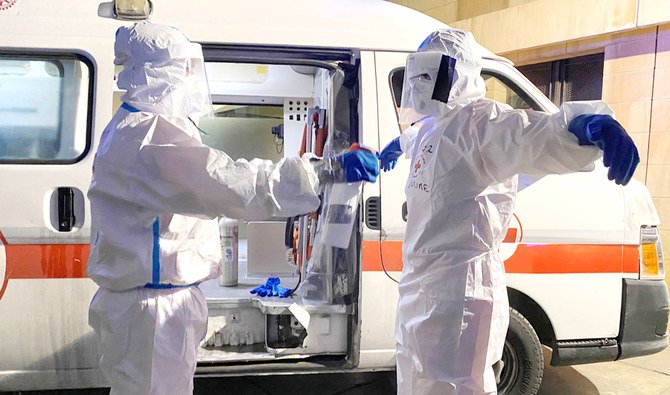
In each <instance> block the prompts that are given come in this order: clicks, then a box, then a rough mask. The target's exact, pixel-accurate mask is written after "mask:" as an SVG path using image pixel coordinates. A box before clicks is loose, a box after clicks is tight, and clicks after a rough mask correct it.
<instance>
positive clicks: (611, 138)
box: [568, 114, 640, 185]
mask: <svg viewBox="0 0 670 395" xmlns="http://www.w3.org/2000/svg"><path fill="white" fill-rule="evenodd" d="M568 130H569V131H570V132H571V133H572V134H574V135H575V136H577V138H578V139H579V145H594V144H595V145H597V146H598V147H599V148H600V149H601V150H603V164H604V165H605V166H606V167H609V172H607V178H609V179H610V180H614V182H616V183H617V184H621V185H626V184H628V182H629V181H630V179H631V177H633V173H634V172H635V168H636V167H637V164H638V163H640V155H639V154H638V153H637V148H636V147H635V143H633V139H631V138H630V136H629V135H628V133H626V131H625V130H624V128H623V126H621V124H620V123H619V122H617V121H616V120H615V119H614V118H612V117H611V116H609V115H601V114H591V115H579V116H577V117H575V118H574V119H573V120H572V121H571V122H570V126H569V127H568Z"/></svg>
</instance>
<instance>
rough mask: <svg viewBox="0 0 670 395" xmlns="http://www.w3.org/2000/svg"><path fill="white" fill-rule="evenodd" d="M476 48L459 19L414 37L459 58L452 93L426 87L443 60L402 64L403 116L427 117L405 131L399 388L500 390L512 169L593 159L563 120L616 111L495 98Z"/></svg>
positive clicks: (547, 168) (537, 169) (593, 151)
mask: <svg viewBox="0 0 670 395" xmlns="http://www.w3.org/2000/svg"><path fill="white" fill-rule="evenodd" d="M479 48H480V47H479V46H478V44H477V43H476V42H475V41H474V38H473V37H472V35H471V34H470V33H466V32H463V31H460V30H452V29H446V30H441V31H438V32H435V33H433V34H431V35H430V36H429V37H428V38H427V39H426V41H424V43H423V44H422V46H421V47H420V48H419V53H422V52H432V51H435V52H439V53H441V54H443V55H446V56H448V57H450V58H452V59H455V67H454V73H453V75H454V76H453V81H452V84H451V90H450V92H449V96H448V100H447V101H446V103H445V102H440V101H436V100H432V99H431V92H429V91H426V90H425V87H424V86H422V84H423V83H424V82H425V81H426V80H431V79H432V80H434V79H435V77H436V75H435V73H437V69H436V68H435V69H433V70H430V71H428V73H427V74H428V76H427V75H426V70H417V69H420V68H421V67H416V66H417V64H414V63H413V60H412V59H411V57H412V55H410V57H409V58H408V63H407V68H406V70H405V83H404V91H403V96H402V101H403V104H402V107H403V109H401V113H402V117H401V118H402V119H401V123H406V124H410V123H412V122H413V121H416V120H417V119H416V118H412V117H411V115H412V114H415V115H416V114H419V116H428V117H427V118H424V119H423V121H422V122H421V127H415V128H409V129H408V130H407V133H405V134H404V135H403V136H402V137H401V138H400V145H401V147H402V151H403V152H405V153H406V154H409V155H410V156H411V161H412V162H411V166H410V175H409V178H408V181H407V185H406V189H405V192H406V195H407V207H408V218H407V228H406V231H405V239H404V244H403V263H404V267H403V273H402V277H401V279H400V286H399V293H400V299H399V303H398V312H397V327H396V339H397V357H396V358H397V369H398V370H397V374H398V394H402V395H408V394H440V395H443V394H484V393H496V381H495V377H494V372H493V369H492V365H493V364H494V363H496V362H497V361H499V360H500V359H501V357H502V352H503V345H504V341H505V335H506V332H507V326H508V321H509V310H508V309H509V307H508V300H507V292H506V286H505V269H504V265H503V261H502V259H501V258H500V256H499V254H498V249H499V247H500V244H501V242H502V240H503V238H504V235H505V232H506V230H507V227H508V225H509V222H510V218H511V217H512V215H513V211H514V201H515V198H516V193H517V178H518V177H517V174H519V173H527V174H536V175H545V174H551V173H567V172H573V171H578V170H581V169H584V168H586V167H587V166H589V165H591V164H592V163H593V162H594V161H595V160H596V159H598V158H599V156H600V151H599V150H598V149H597V148H595V147H593V146H579V145H578V141H577V137H575V136H574V135H573V134H572V133H570V132H568V130H567V127H568V125H569V122H570V120H571V119H572V118H574V117H575V116H577V115H579V114H583V113H610V114H611V111H610V110H609V108H608V107H607V105H606V104H604V103H603V102H599V101H598V102H581V103H579V102H574V103H566V104H564V105H563V106H562V108H561V110H560V111H559V112H558V113H555V114H551V115H549V114H545V113H540V112H534V111H523V110H514V109H512V108H511V107H510V106H508V105H506V104H501V103H498V102H495V101H492V100H488V99H486V98H484V94H485V91H486V90H485V84H484V81H483V79H482V77H481V76H480V72H481V55H480V50H479ZM418 66H421V65H418ZM419 75H422V76H423V77H422V78H417V76H419ZM403 111H404V112H403Z"/></svg>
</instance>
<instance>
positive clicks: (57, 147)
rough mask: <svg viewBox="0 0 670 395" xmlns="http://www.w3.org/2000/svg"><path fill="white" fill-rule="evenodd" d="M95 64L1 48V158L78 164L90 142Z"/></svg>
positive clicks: (8, 161)
mask: <svg viewBox="0 0 670 395" xmlns="http://www.w3.org/2000/svg"><path fill="white" fill-rule="evenodd" d="M91 71H92V66H91V65H90V64H89V63H88V62H85V60H84V59H83V58H79V57H76V56H74V55H46V56H43V55H34V56H33V55H24V54H22V55H14V54H2V53H0V163H73V162H76V161H77V160H78V159H79V158H81V157H83V156H84V154H85V152H86V150H87V149H88V147H89V146H90V141H89V140H90V137H89V136H90V132H89V131H90V112H91V111H90V107H91V95H92V92H93V85H92V77H91Z"/></svg>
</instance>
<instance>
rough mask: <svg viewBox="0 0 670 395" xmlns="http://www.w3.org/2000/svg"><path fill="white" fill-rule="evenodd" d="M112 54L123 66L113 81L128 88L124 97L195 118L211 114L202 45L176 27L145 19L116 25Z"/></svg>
mask: <svg viewBox="0 0 670 395" xmlns="http://www.w3.org/2000/svg"><path fill="white" fill-rule="evenodd" d="M115 55H116V57H115V60H114V63H115V64H117V65H122V66H123V70H122V71H121V73H119V76H118V80H117V85H118V87H119V88H120V89H124V90H126V93H125V94H124V95H123V96H122V97H121V100H122V101H124V102H126V103H128V104H130V105H132V106H134V107H136V108H137V109H139V110H142V111H148V112H152V113H155V114H166V115H173V116H180V117H189V118H191V119H192V120H193V121H194V122H196V123H197V122H198V121H199V120H200V119H201V118H202V117H204V116H208V115H211V114H212V113H213V111H212V102H211V96H210V91H209V85H208V82H207V74H206V71H205V62H204V59H203V54H202V47H201V46H200V44H196V43H192V42H190V41H189V40H188V39H187V38H186V37H185V36H184V35H183V34H182V33H181V32H179V31H178V30H176V29H174V28H171V27H169V26H162V25H155V24H152V23H148V22H142V23H138V24H136V25H135V26H133V27H132V28H120V29H119V30H118V31H117V37H116V42H115Z"/></svg>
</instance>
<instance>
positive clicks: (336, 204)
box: [198, 51, 361, 363]
mask: <svg viewBox="0 0 670 395" xmlns="http://www.w3.org/2000/svg"><path fill="white" fill-rule="evenodd" d="M205 53H207V52H206V51H205ZM206 57H207V55H206ZM322 63H323V64H319V65H318V66H312V65H309V66H305V65H298V64H261V63H241V62H232V61H216V62H211V61H208V62H207V65H206V68H207V75H208V80H209V87H210V90H211V94H212V102H213V111H212V114H211V115H209V116H206V117H203V118H201V119H200V121H199V122H198V127H199V129H200V130H201V137H202V140H203V142H204V143H205V144H207V145H209V146H211V147H213V148H216V149H220V150H222V151H224V152H226V153H227V154H228V155H230V156H231V157H232V158H233V159H241V158H243V159H246V160H252V159H254V158H261V159H270V160H272V161H278V160H280V159H282V158H283V157H291V156H298V155H302V154H305V153H308V154H309V153H311V154H312V155H315V156H317V157H319V158H326V159H327V158H329V157H333V156H334V155H337V154H340V153H342V152H344V151H346V150H347V149H350V147H351V145H352V143H357V141H358V131H357V121H355V120H356V118H355V117H353V118H352V117H351V112H350V108H351V106H352V104H354V103H356V100H357V98H356V97H354V96H355V95H352V94H351V93H350V92H351V90H350V89H349V88H347V87H346V86H345V85H346V81H347V80H352V77H351V74H350V73H349V72H345V71H344V69H343V68H342V67H340V65H338V64H335V63H325V62H322ZM345 67H348V69H349V68H351V69H352V71H351V73H355V74H357V69H356V68H355V67H353V66H348V65H346V66H345ZM356 78H357V77H356ZM354 79H355V78H354ZM354 108H355V107H354ZM354 111H355V110H354ZM352 125H353V126H352ZM354 147H355V146H354ZM329 165H330V164H329V161H328V160H325V161H324V164H323V166H329ZM360 191H361V186H360V185H359V183H353V184H348V183H334V182H331V181H329V180H327V179H326V180H324V181H322V182H321V185H320V196H321V200H322V204H321V207H320V208H319V210H318V211H317V212H313V213H310V214H308V215H305V216H300V217H295V218H288V219H287V218H265V219H262V220H258V221H246V222H245V221H234V220H230V219H227V218H221V219H220V222H219V224H220V230H221V241H222V256H223V259H222V272H223V274H222V276H221V278H219V279H216V280H210V281H207V282H205V283H202V284H201V285H200V288H201V289H202V291H203V293H204V295H205V297H206V298H207V302H208V307H209V315H210V318H209V324H208V333H207V335H206V337H205V341H204V342H203V343H202V347H201V350H200V355H199V358H201V359H202V360H203V361H207V362H212V363H216V362H233V361H240V360H244V361H253V360H272V359H276V358H279V357H281V358H296V357H297V358H305V357H308V356H311V355H316V354H321V355H322V354H345V353H346V352H347V346H348V343H347V338H348V333H349V329H348V328H349V326H350V319H351V315H352V312H353V309H354V308H355V303H356V301H357V297H358V296H357V295H358V289H357V287H358V277H357V276H358V275H359V273H358V272H357V267H358V252H357V251H358V245H359V241H358V239H359V236H358V231H357V225H356V224H357V219H358V203H359V195H360ZM273 289H274V292H272V290H273ZM279 296H282V297H279Z"/></svg>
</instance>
